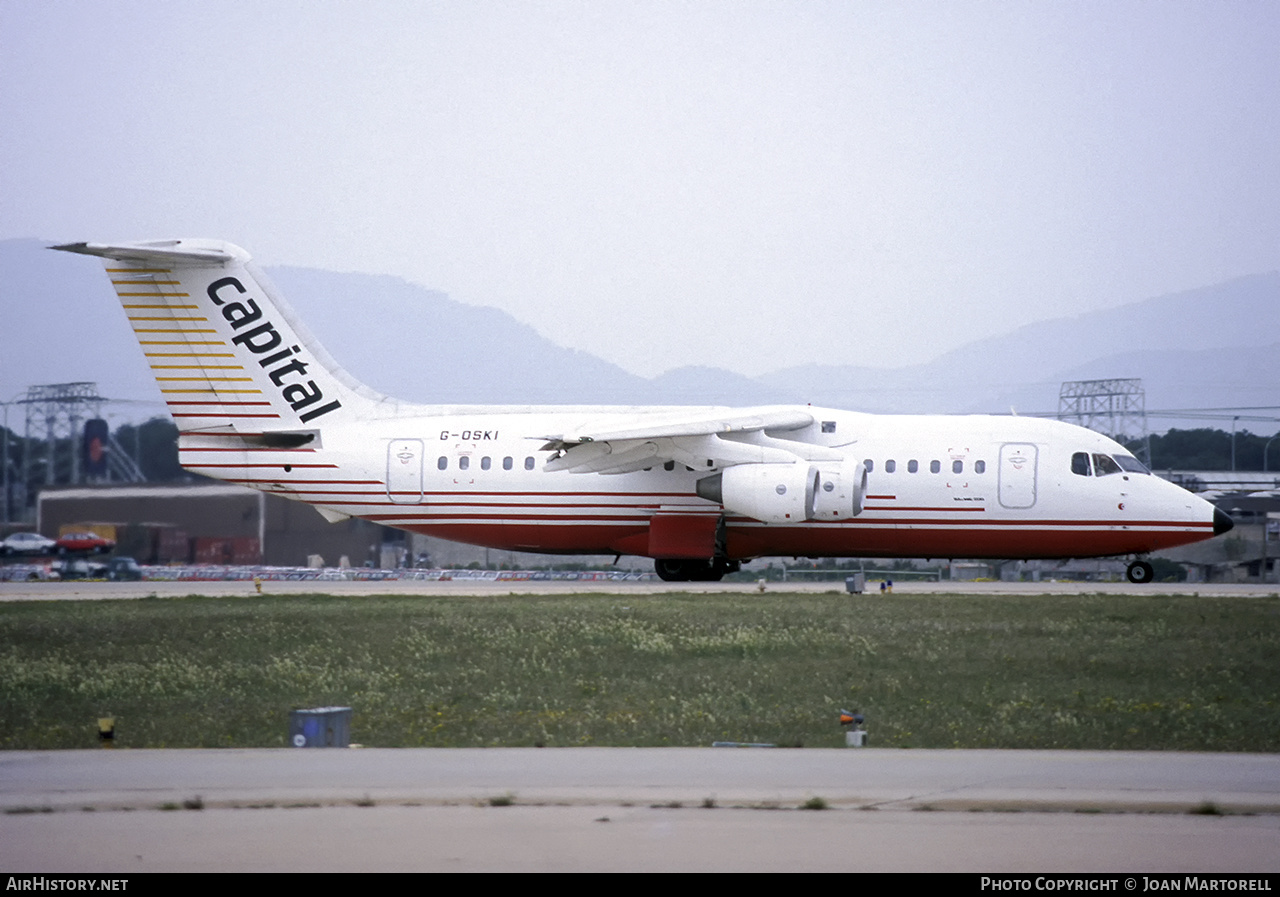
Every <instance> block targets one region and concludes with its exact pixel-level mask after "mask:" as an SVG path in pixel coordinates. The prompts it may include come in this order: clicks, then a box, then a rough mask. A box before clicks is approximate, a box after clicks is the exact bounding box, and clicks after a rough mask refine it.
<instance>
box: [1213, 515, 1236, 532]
mask: <svg viewBox="0 0 1280 897" xmlns="http://www.w3.org/2000/svg"><path fill="white" fill-rule="evenodd" d="M1235 525H1236V524H1235V521H1234V520H1232V519H1231V518H1230V517H1228V516H1227V515H1226V514H1225V513H1223V510H1222V508H1214V509H1213V534H1214V535H1215V536H1221V535H1222V534H1223V533H1228V532H1231V528H1232V527H1234V526H1235Z"/></svg>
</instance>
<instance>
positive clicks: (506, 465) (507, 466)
mask: <svg viewBox="0 0 1280 897" xmlns="http://www.w3.org/2000/svg"><path fill="white" fill-rule="evenodd" d="M511 464H512V461H511V456H510V455H507V457H505V458H503V459H502V469H503V470H510V469H511Z"/></svg>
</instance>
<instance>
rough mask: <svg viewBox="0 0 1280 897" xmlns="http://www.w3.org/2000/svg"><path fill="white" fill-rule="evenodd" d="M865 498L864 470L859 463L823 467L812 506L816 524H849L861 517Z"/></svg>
mask: <svg viewBox="0 0 1280 897" xmlns="http://www.w3.org/2000/svg"><path fill="white" fill-rule="evenodd" d="M866 496H867V467H866V465H865V464H863V463H862V462H861V461H854V460H849V461H842V462H841V463H839V464H837V465H834V466H831V465H827V464H824V465H822V469H821V470H820V471H819V484H818V491H817V493H816V495H815V498H814V502H813V516H814V519H815V520H848V519H849V518H850V517H857V516H858V515H859V514H861V513H862V501H863V499H864V498H866Z"/></svg>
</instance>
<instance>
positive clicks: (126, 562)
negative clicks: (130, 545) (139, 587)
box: [107, 557, 142, 582]
mask: <svg viewBox="0 0 1280 897" xmlns="http://www.w3.org/2000/svg"><path fill="white" fill-rule="evenodd" d="M107 579H109V580H111V581H112V582H137V581H138V580H140V579H142V568H141V567H139V566H138V562H137V561H135V560H134V559H133V558H123V557H121V558H112V559H111V560H110V561H109V562H108V563H107Z"/></svg>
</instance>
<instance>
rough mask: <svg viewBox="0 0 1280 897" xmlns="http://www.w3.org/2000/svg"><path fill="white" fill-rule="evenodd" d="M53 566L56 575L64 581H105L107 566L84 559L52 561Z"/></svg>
mask: <svg viewBox="0 0 1280 897" xmlns="http://www.w3.org/2000/svg"><path fill="white" fill-rule="evenodd" d="M53 566H54V568H55V569H56V571H57V573H58V575H59V576H60V577H61V578H62V579H64V580H67V579H105V578H106V576H107V565H106V564H100V563H98V562H97V561H89V560H85V559H84V558H72V559H70V560H66V561H54V562H53Z"/></svg>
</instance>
